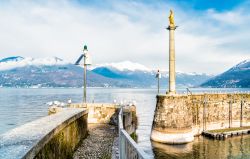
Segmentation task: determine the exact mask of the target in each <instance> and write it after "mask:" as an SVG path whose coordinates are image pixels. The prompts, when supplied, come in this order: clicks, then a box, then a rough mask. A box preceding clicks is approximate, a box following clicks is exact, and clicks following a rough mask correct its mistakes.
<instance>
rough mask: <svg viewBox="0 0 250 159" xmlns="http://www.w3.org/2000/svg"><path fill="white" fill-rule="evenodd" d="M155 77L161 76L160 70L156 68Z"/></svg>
mask: <svg viewBox="0 0 250 159" xmlns="http://www.w3.org/2000/svg"><path fill="white" fill-rule="evenodd" d="M155 77H156V78H161V73H160V70H158V71H157V73H156V76H155Z"/></svg>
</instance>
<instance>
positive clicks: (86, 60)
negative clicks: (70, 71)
mask: <svg viewBox="0 0 250 159" xmlns="http://www.w3.org/2000/svg"><path fill="white" fill-rule="evenodd" d="M83 57H84V63H83V67H84V72H83V87H84V88H83V103H86V102H87V97H86V96H87V95H86V94H87V93H86V87H87V65H91V63H92V62H91V58H90V55H89V53H88V48H87V45H84V48H83V54H82V55H81V56H80V57H79V58H78V60H77V61H76V63H75V65H81V64H80V62H81V60H82V58H83Z"/></svg>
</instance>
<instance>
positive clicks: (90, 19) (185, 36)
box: [0, 0, 250, 74]
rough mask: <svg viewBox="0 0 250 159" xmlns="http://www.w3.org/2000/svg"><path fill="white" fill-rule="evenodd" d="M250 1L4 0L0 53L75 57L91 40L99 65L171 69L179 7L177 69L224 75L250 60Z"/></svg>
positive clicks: (0, 15) (0, 13)
mask: <svg viewBox="0 0 250 159" xmlns="http://www.w3.org/2000/svg"><path fill="white" fill-rule="evenodd" d="M249 8H250V1H242V0H224V1H222V0H204V1H202V0H190V1H186V0H173V1H163V0H159V1H150V0H146V1H142V0H140V1H139V0H138V1H132V0H127V1H125V0H123V1H118V0H106V1H100V0H93V1H89V0H74V1H72V0H71V1H70V0H58V1H49V0H43V1H39V0H37V1H28V0H27V1H26V0H23V1H18V0H12V1H7V0H6V1H5V0H4V1H1V2H0V35H1V36H0V58H4V57H8V56H13V55H20V56H25V57H34V58H36V57H48V56H57V57H60V58H63V59H65V60H67V61H72V62H74V61H75V59H77V57H78V56H79V54H80V53H81V50H82V47H83V44H85V43H86V44H87V45H88V48H89V51H90V53H91V55H92V58H93V63H94V64H100V63H109V62H120V61H125V60H129V61H132V62H138V63H141V64H143V65H145V66H147V67H149V68H152V69H158V68H159V69H164V70H167V69H168V31H167V30H166V29H165V28H166V27H167V25H168V16H169V9H173V10H174V12H175V22H176V24H177V25H178V26H179V27H178V28H177V30H176V32H175V36H176V60H177V61H176V67H177V70H179V71H183V72H205V73H212V74H218V73H221V72H223V71H225V70H227V69H229V68H230V67H231V66H233V65H235V64H237V63H238V62H241V61H243V60H245V59H250V51H249V50H250V45H249V41H250V27H249V26H250V12H249Z"/></svg>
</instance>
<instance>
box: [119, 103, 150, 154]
mask: <svg viewBox="0 0 250 159" xmlns="http://www.w3.org/2000/svg"><path fill="white" fill-rule="evenodd" d="M118 120H119V121H118V126H119V159H130V158H135V159H136V158H138V159H149V158H151V157H150V156H149V155H147V154H146V153H145V152H144V151H143V150H142V149H141V148H140V147H139V146H138V145H137V143H136V142H135V141H134V140H133V139H132V138H131V137H130V135H129V134H128V133H127V132H126V130H124V127H123V108H121V110H120V112H119V117H118Z"/></svg>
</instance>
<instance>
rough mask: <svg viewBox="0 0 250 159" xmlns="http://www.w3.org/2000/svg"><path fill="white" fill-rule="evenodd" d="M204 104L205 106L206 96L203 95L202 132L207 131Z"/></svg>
mask: <svg viewBox="0 0 250 159" xmlns="http://www.w3.org/2000/svg"><path fill="white" fill-rule="evenodd" d="M206 104H207V96H206V94H204V101H203V131H204V130H206V129H207V120H206Z"/></svg>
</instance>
